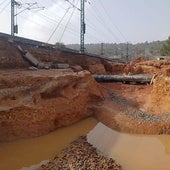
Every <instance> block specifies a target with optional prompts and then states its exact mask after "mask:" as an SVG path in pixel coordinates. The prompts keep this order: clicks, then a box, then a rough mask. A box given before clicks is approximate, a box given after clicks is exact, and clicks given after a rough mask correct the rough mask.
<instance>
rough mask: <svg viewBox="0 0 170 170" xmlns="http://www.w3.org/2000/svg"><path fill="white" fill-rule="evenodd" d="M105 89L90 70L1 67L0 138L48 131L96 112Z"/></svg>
mask: <svg viewBox="0 0 170 170" xmlns="http://www.w3.org/2000/svg"><path fill="white" fill-rule="evenodd" d="M103 100H104V93H103V92H102V91H101V89H100V88H99V85H98V84H97V83H96V82H95V80H94V79H93V78H92V77H91V75H90V73H89V72H87V71H82V72H78V73H73V72H72V71H70V70H39V71H24V70H22V71H21V70H18V71H17V70H10V71H9V70H8V71H0V141H4V140H13V139H17V138H22V137H34V136H39V135H43V134H47V133H49V132H50V131H53V130H55V129H57V128H59V127H62V126H67V125H70V124H72V123H74V122H76V121H79V120H80V119H83V118H85V117H88V116H92V115H93V108H94V106H96V105H97V104H99V103H100V102H101V101H103Z"/></svg>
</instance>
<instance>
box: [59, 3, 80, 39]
mask: <svg viewBox="0 0 170 170" xmlns="http://www.w3.org/2000/svg"><path fill="white" fill-rule="evenodd" d="M78 2H79V0H78V1H77V3H76V5H74V4H72V5H73V11H72V13H71V15H70V17H69V19H68V22H67V24H66V25H65V27H64V30H63V33H62V34H61V37H60V39H59V42H61V40H62V38H63V36H64V33H65V31H66V29H67V27H68V25H69V23H70V20H71V18H72V16H73V14H74V12H75V10H76V9H77V7H76V6H77V4H78Z"/></svg>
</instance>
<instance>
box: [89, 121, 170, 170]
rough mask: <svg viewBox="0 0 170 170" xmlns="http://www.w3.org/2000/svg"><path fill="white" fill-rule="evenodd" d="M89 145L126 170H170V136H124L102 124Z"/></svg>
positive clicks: (94, 132)
mask: <svg viewBox="0 0 170 170" xmlns="http://www.w3.org/2000/svg"><path fill="white" fill-rule="evenodd" d="M88 141H89V142H90V143H91V144H93V145H94V146H95V147H96V148H98V149H99V151H101V152H102V153H104V154H105V155H107V156H109V157H111V158H114V159H115V160H116V161H117V162H118V163H119V164H121V165H122V167H123V169H124V170H170V135H149V136H146V135H130V134H123V133H118V132H116V131H114V130H112V129H110V128H108V127H106V126H105V125H103V124H102V123H98V124H97V126H96V127H95V128H94V129H93V130H92V131H91V132H90V133H89V134H88Z"/></svg>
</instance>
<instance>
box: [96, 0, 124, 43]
mask: <svg viewBox="0 0 170 170" xmlns="http://www.w3.org/2000/svg"><path fill="white" fill-rule="evenodd" d="M99 3H100V5H101V7H102V8H103V11H104V12H105V14H106V15H107V17H108V18H109V20H110V21H111V23H112V25H113V26H114V27H115V28H116V29H117V31H118V32H119V33H120V35H121V36H122V37H123V39H124V40H125V41H127V39H126V37H125V36H124V34H123V33H122V32H121V31H120V29H119V28H118V27H117V25H116V24H115V23H113V20H112V19H111V17H110V15H109V13H108V11H107V10H106V8H105V7H104V5H103V2H102V1H101V0H99Z"/></svg>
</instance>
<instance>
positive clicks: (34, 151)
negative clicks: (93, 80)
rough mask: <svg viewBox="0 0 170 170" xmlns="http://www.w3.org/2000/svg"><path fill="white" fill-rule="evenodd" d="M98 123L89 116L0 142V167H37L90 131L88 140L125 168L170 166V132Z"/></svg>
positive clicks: (168, 168) (164, 168)
mask: <svg viewBox="0 0 170 170" xmlns="http://www.w3.org/2000/svg"><path fill="white" fill-rule="evenodd" d="M97 123H98V122H97V121H96V120H95V119H93V118H88V119H86V120H83V121H80V122H78V123H76V124H74V125H71V126H69V127H65V128H60V129H58V130H57V131H55V132H53V133H50V134H48V135H45V136H41V137H37V138H33V139H22V140H18V141H14V142H9V143H0V161H1V163H0V170H18V169H22V170H33V169H36V167H37V165H36V164H39V163H40V162H42V163H45V162H47V161H48V160H49V159H51V158H52V157H54V155H56V154H57V153H60V151H61V150H62V149H63V148H65V147H66V146H68V145H69V143H70V142H72V141H73V140H75V139H77V137H79V136H80V135H86V134H87V133H88V132H89V131H90V132H89V133H88V136H87V137H88V141H89V142H90V143H91V144H93V145H94V146H95V147H97V148H98V150H99V151H101V152H102V153H103V154H105V155H106V156H108V157H112V158H113V159H115V160H116V161H117V162H118V163H119V164H121V165H122V167H123V169H124V170H170V135H161V136H159V135H149V136H148V135H147V136H146V135H130V134H124V133H118V132H116V131H114V130H112V129H110V128H108V127H106V126H105V125H103V124H102V123H98V124H97ZM93 128H94V129H93ZM92 129H93V130H92ZM39 165H40V164H39ZM24 167H28V168H24Z"/></svg>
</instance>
